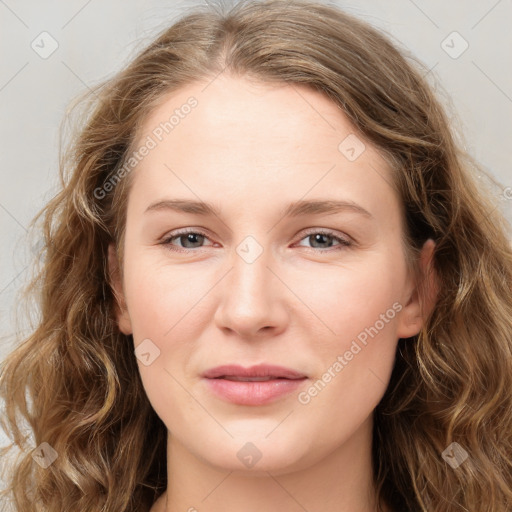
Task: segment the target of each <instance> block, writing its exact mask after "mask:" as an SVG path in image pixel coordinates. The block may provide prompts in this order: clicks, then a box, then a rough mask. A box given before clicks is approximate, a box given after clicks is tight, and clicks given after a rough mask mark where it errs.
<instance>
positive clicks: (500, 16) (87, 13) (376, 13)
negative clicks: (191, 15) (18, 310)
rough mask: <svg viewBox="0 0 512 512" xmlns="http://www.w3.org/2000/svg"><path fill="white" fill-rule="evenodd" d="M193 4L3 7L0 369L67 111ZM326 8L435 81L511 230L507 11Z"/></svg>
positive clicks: (433, 3) (82, 2)
mask: <svg viewBox="0 0 512 512" xmlns="http://www.w3.org/2000/svg"><path fill="white" fill-rule="evenodd" d="M199 3H200V2H199V1H198V0H197V1H180V2H173V1H170V0H167V1H165V0H152V1H151V0H145V1H143V0H139V1H123V0H108V1H100V0H88V1H87V0H68V1H66V2H63V1H56V0H51V1H50V0H46V1H36V0H0V48H1V60H0V130H1V131H0V149H1V152H0V154H1V157H2V158H1V165H0V173H1V174H0V176H1V182H0V183H1V186H0V235H1V242H2V244H1V250H0V359H3V358H4V357H5V355H6V354H7V352H8V351H9V350H10V348H11V347H12V346H13V342H14V339H15V336H14V329H15V324H14V311H15V308H14V307H15V304H16V301H17V295H16V294H17V292H18V291H19V290H20V288H21V286H22V285H23V284H24V283H25V282H26V279H27V278H28V276H29V270H30V269H29V268H28V267H27V265H28V264H29V263H30V258H31V257H32V256H33V253H32V252H31V248H30V244H29V243H28V242H27V240H26V238H25V236H26V231H27V226H28V224H29V222H30V220H31V219H32V217H33V216H34V214H35V213H36V212H37V211H38V210H39V208H40V207H42V206H43V204H44V203H45V201H46V200H48V198H50V197H51V196H52V195H53V193H54V191H55V186H56V185H57V183H58V181H57V177H58V172H57V170H58V166H57V162H58V145H57V144H58V129H59V124H60V122H61V120H62V117H63V115H64V111H65V109H66V107H67V106H68V104H69V102H70V101H71V100H72V99H73V98H74V97H75V96H76V95H77V94H78V93H80V92H82V91H83V90H85V89H86V88H87V87H88V86H91V85H94V84H96V83H98V82H99V81H101V80H102V79H103V78H105V77H107V76H109V75H111V74H112V73H113V72H115V71H117V70H118V69H119V68H120V67H122V66H123V65H124V64H126V63H127V61H128V60H129V59H130V58H131V57H133V56H134V55H135V53H136V52H137V51H138V50H139V49H141V48H142V47H143V46H144V45H145V44H146V43H148V42H149V41H150V40H151V38H152V36H153V35H154V34H155V33H156V32H157V31H159V30H161V29H162V28H164V26H166V25H168V24H171V23H172V22H173V21H174V20H175V19H176V18H177V17H179V16H180V15H181V14H182V13H184V12H186V11H187V9H188V8H190V7H193V6H195V5H198V4H199ZM331 3H337V4H338V5H340V6H341V7H343V8H345V9H346V10H347V11H348V12H350V13H353V14H356V15H358V16H360V17H361V18H363V19H364V20H366V21H368V22H369V23H371V24H373V25H375V26H377V27H379V28H381V29H384V30H385V31H386V32H387V33H388V34H391V36H392V37H393V38H394V39H395V42H397V41H398V42H399V44H401V45H402V46H403V47H405V48H407V49H409V50H410V51H411V52H412V54H413V55H414V56H415V58H416V59H417V60H419V61H420V62H421V63H423V64H424V66H425V69H426V70H427V71H428V70H430V72H428V77H429V80H430V82H431V83H432V84H433V86H434V87H435V89H436V90H437V91H438V94H439V95H440V96H441V100H442V101H443V103H444V104H445V105H446V107H447V108H448V111H449V115H450V117H451V118H452V119H453V126H454V130H456V132H457V133H459V136H461V137H463V139H464V140H465V143H466V145H467V148H468V150H469V152H470V153H471V154H472V155H473V156H474V157H476V158H477V160H478V161H479V162H480V163H481V164H482V166H483V167H484V169H485V170H487V172H489V173H491V174H492V175H493V176H495V177H496V178H497V179H498V180H499V181H500V182H501V183H502V185H503V187H502V189H501V192H500V191H498V192H497V194H496V200H497V203H498V206H499V208H501V209H502V211H503V212H504V213H505V215H506V217H507V218H508V220H509V222H512V194H507V192H506V191H507V190H508V191H509V192H510V191H512V189H508V188H507V187H511V186H512V171H511V166H510V162H511V158H510V155H509V151H510V144H511V141H512V137H511V135H512V66H511V62H512V44H511V42H512V37H511V29H510V27H511V21H512V0H498V1H497V0H480V1H478V2H468V1H467V0H451V1H449V2H448V1H446V0H429V1H426V0H414V1H413V0H391V1H389V0H388V1H382V0H381V1H377V0H360V1H355V0H353V1H343V0H339V1H338V2H331ZM43 31H46V32H48V33H49V34H51V36H52V37H53V38H54V39H55V40H56V41H57V43H58V48H57V50H56V51H55V52H54V53H53V54H51V55H50V56H49V57H48V58H46V59H43V58H41V57H40V56H39V55H38V54H37V53H36V51H34V50H33V49H32V47H31V44H32V42H33V41H35V42H36V43H37V42H38V41H40V37H41V36H40V34H41V32H43ZM453 31H457V32H458V33H459V34H460V36H462V38H463V39H464V40H466V41H467V43H468V44H469V47H468V48H467V50H466V51H465V52H464V53H462V54H461V55H460V56H459V57H458V58H452V57H451V56H450V55H448V53H446V51H445V50H444V49H443V47H442V46H441V44H442V42H443V41H444V40H445V39H446V38H447V36H449V35H450V34H451V33H452V32H453ZM452 39H453V36H452ZM453 41H454V42H453V43H451V42H450V39H448V44H450V45H453V46H454V50H457V49H459V48H461V46H460V44H462V40H461V39H460V37H459V36H455V39H453ZM40 44H41V43H40ZM47 48H48V47H47ZM507 196H508V199H507ZM1 440H2V439H0V441H1Z"/></svg>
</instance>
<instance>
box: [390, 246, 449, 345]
mask: <svg viewBox="0 0 512 512" xmlns="http://www.w3.org/2000/svg"><path fill="white" fill-rule="evenodd" d="M435 247H436V244H435V242H434V241H433V240H432V239H428V240H427V241H426V242H425V244H424V245H423V248H422V250H421V255H420V261H419V264H420V265H419V266H420V279H421V285H422V286H420V283H417V282H412V284H411V290H410V291H409V293H408V296H407V300H406V301H405V306H404V307H403V309H402V311H401V313H400V319H399V323H398V330H397V334H398V337H399V338H410V337H411V336H415V335H416V334H418V333H419V332H420V331H421V329H422V327H423V325H424V324H425V321H426V319H427V318H428V316H429V315H430V313H431V312H432V310H433V309H434V306H435V304H436V300H437V295H438V292H439V280H438V276H437V274H436V271H435V269H434V265H433V257H434V250H435ZM412 279H413V277H411V280H412ZM420 290H422V291H423V293H420Z"/></svg>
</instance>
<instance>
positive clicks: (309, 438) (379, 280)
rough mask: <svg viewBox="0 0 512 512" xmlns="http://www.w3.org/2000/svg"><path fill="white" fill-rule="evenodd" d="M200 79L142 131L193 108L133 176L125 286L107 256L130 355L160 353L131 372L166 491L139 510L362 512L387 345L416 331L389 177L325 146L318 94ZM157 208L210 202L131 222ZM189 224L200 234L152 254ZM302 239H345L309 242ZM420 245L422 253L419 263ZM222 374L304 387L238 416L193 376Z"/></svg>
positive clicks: (414, 301)
mask: <svg viewBox="0 0 512 512" xmlns="http://www.w3.org/2000/svg"><path fill="white" fill-rule="evenodd" d="M205 85H206V83H195V84H192V85H189V86H187V87H186V88H183V89H181V90H179V91H174V92H173V93H172V94H170V95H168V96H166V97H165V98H163V100H162V103H161V104H160V106H159V107H158V108H157V109H156V110H154V111H153V112H152V113H151V115H150V116H149V117H148V118H147V119H146V121H145V123H144V126H143V131H142V132H141V134H140V141H141V143H142V141H143V140H145V138H146V137H147V135H148V134H151V133H152V130H154V129H155V127H157V126H158V125H159V123H160V122H162V121H165V120H166V119H168V118H169V115H170V113H172V111H173V110H174V109H176V108H180V106H181V105H183V104H184V103H186V101H187V99H188V98H189V97H190V96H194V97H195V98H196V99H197V100H198V106H197V107H196V108H195V109H193V110H192V111H191V113H190V114H189V115H188V116H185V117H184V118H183V119H181V120H180V123H179V125H178V126H176V127H175V128H174V129H173V130H172V131H171V132H170V133H169V134H168V135H167V136H166V137H165V138H164V139H163V140H162V141H161V142H159V144H158V145H157V146H156V147H155V148H154V149H152V150H151V151H150V152H149V153H148V155H147V156H146V157H145V158H144V159H143V160H142V161H141V162H140V163H139V164H138V165H137V168H136V169H135V170H134V171H132V172H133V173H134V175H133V176H132V177H133V183H132V187H131V189H130V193H129V200H128V206H127V208H128V209H127V222H126V237H125V245H124V251H125V252H124V257H125V260H124V271H123V275H122V276H121V275H120V273H119V269H118V267H117V263H116V254H115V251H114V248H113V246H111V247H110V254H109V264H110V269H111V273H112V276H113V279H114V290H115V293H116V295H117V296H118V300H119V308H118V312H117V319H118V323H119V328H120V330H121V331H122V332H123V333H125V334H133V339H134V344H135V347H137V346H139V344H140V343H142V341H143V340H145V339H150V340H151V342H152V343H153V344H154V345H155V346H156V347H158V349H159V350H160V355H159V356H158V357H157V358H156V359H154V361H152V362H151V364H149V365H148V366H146V365H144V364H142V363H141V362H140V361H139V363H138V364H139V369H140V374H141V377H142V381H143V384H144V388H145V391H146V393H147V396H148V398H149V400H150V402H151V404H152V406H153V407H154V409H155V411H156V412H157V414H158V415H159V417H160V418H161V419H162V421H163V422H164V423H165V425H166V426H167V428H168V431H169V437H168V451H167V461H168V474H169V481H168V488H167V492H166V493H165V494H164V495H163V496H162V497H161V498H160V499H159V500H158V501H157V502H156V503H155V505H154V507H153V509H152V511H153V512H161V511H166V512H177V511H193V510H197V511H206V510H207V511H209V512H221V511H222V512H234V511H235V510H236V511H239V510H244V511H245V512H256V511H258V512H259V511H261V510H265V511H266V512H278V511H279V512H282V511H286V512H295V511H297V512H298V511H303V510H304V509H306V510H308V511H311V512H313V511H320V510H322V512H334V511H336V512H340V511H341V512H373V511H375V510H377V508H376V502H375V495H374V488H373V483H372V471H371V435H372V428H373V410H374V409H375V407H376V405H377V404H378V402H379V401H380V399H381V398H382V396H383V394H384V392H385V390H386V387H387V385H388V382H389V378H390V375H391V372H392V368H393V363H394V357H395V349H396V345H397V342H398V339H399V338H407V337H410V336H413V335H415V334H417V333H418V332H419V330H420V328H421V326H422V324H423V322H424V317H423V315H422V312H421V311H422V309H421V308H420V303H419V299H418V293H417V284H418V283H417V282H416V281H415V279H414V278H413V275H412V273H411V272H410V271H409V270H408V267H407V265H406V260H405V255H404V248H403V244H402V240H401V237H402V230H403V220H402V214H401V204H400V199H399V197H398V196H397V194H396V192H395V191H394V190H393V189H392V187H391V186H390V185H389V183H391V182H392V179H391V173H390V170H389V169H388V168H387V166H386V163H385V161H384V160H383V159H382V157H381V156H380V155H379V153H378V152H377V151H376V150H375V149H374V148H373V147H372V146H371V145H370V144H369V143H368V142H364V143H365V146H366V149H365V150H364V152H363V153H362V154H361V155H360V156H359V157H358V158H357V159H356V160H354V161H349V160H348V159H347V158H346V157H345V155H344V154H342V152H340V150H339V149H338V146H339V144H340V142H341V141H342V140H343V139H345V137H346V136H347V135H349V134H351V133H355V130H354V128H353V127H352V126H351V125H350V123H349V121H348V119H347V118H346V117H345V116H344V114H343V113H342V111H341V110H340V109H339V108H338V107H337V106H336V105H335V104H334V103H332V102H331V101H329V100H328V99H327V98H325V97H324V96H322V95H321V94H320V93H318V92H315V91H312V90H309V89H307V88H305V87H303V86H297V85H294V86H289V85H279V86H276V85H269V84H258V83H254V82H249V81H248V80H247V79H242V78H234V77H232V76H226V75H221V76H220V77H218V78H217V79H215V80H214V81H213V82H211V83H210V84H209V85H208V87H207V88H206V89H205ZM360 140H362V139H361V138H360ZM171 198H185V199H191V200H202V201H206V202H211V203H213V204H215V205H217V206H218V207H219V208H220V215H219V216H215V215H211V216H201V215H198V214H192V213H180V212H175V211H172V210H168V209H160V210H157V211H150V212H145V210H146V209H147V208H148V206H149V205H151V204H152V203H155V202H157V201H160V200H163V199H171ZM300 199H304V200H312V199H319V200H322V199H337V200H345V201H350V202H353V203H357V204H358V205H360V206H361V207H362V208H364V209H365V210H367V211H368V212H369V213H370V214H371V217H368V216H365V215H362V214H360V213H357V212H355V211H352V210H349V209H347V210H345V211H342V212H340V213H336V214H330V215H327V214H309V215H306V216H302V217H297V218H285V217H283V215H282V211H283V209H284V208H285V206H287V205H288V203H290V202H293V201H296V200H300ZM188 227H190V228H194V230H199V232H206V235H207V236H206V237H205V238H201V237H198V238H196V239H192V241H190V239H187V236H182V237H176V238H174V239H173V240H172V242H169V241H168V243H167V245H165V244H163V243H162V240H164V239H165V238H167V239H168V238H169V236H170V235H171V234H172V233H174V232H175V231H176V230H177V229H178V228H188ZM308 228H318V229H319V230H321V229H324V230H330V231H333V232H334V234H333V236H334V237H336V236H339V237H341V238H344V239H348V240H352V241H353V245H351V246H344V245H341V244H340V243H339V242H338V241H337V240H336V239H335V238H331V237H329V236H327V237H324V239H321V237H320V240H319V241H316V240H317V239H318V238H316V239H315V236H311V233H305V230H306V229H308ZM314 232H315V231H314V230H313V233H314ZM248 235H251V236H252V237H254V239H256V240H257V242H258V244H259V245H260V246H261V248H262V249H263V252H262V253H261V255H260V256H259V257H258V258H257V259H256V260H255V261H253V262H251V263H248V262H247V261H246V260H244V258H242V257H241V256H240V255H239V254H238V253H237V250H236V249H237V247H238V246H239V245H240V244H241V242H243V241H244V239H245V237H247V236H248ZM171 244H172V245H171ZM169 245H171V246H172V247H175V248H178V249H181V250H182V251H185V252H173V251H172V250H170V249H169ZM242 245H243V244H242ZM251 250H254V248H253V249H251ZM432 250H433V242H432V241H428V242H427V243H426V244H425V246H424V248H423V252H422V257H421V262H420V263H421V266H422V268H423V269H425V268H426V266H427V265H428V264H429V261H430V258H431V256H432ZM395 303H398V304H399V305H400V307H401V309H400V311H399V312H398V313H397V314H396V315H395V316H394V318H393V319H388V320H389V321H388V322H386V323H385V326H384V328H382V329H381V330H379V332H378V334H377V335H376V336H374V337H373V338H369V340H368V343H367V345H366V346H363V348H362V350H361V351H360V352H359V353H357V355H355V356H354V357H353V359H352V360H350V361H348V362H347V365H346V366H344V367H343V369H342V371H339V372H334V375H335V376H334V377H332V378H331V380H330V382H329V383H328V384H327V385H326V386H325V387H324V389H323V390H322V391H321V392H319V393H318V394H317V395H316V396H314V397H311V400H310V401H309V402H308V403H307V404H303V403H300V401H299V400H298V392H299V391H304V390H307V389H308V388H310V387H311V385H312V384H313V383H314V382H316V381H317V380H318V379H322V376H323V375H324V374H325V373H326V372H327V371H328V369H329V368H331V376H332V375H333V370H332V366H333V363H334V362H335V361H336V360H337V357H338V356H339V355H343V354H345V353H346V351H347V350H349V348H350V346H351V343H352V341H353V340H354V339H356V338H357V336H358V334H360V333H361V332H362V331H364V329H365V328H367V327H370V326H374V325H375V324H376V321H378V320H379V319H380V318H382V317H381V315H382V314H385V313H386V311H388V310H389V309H390V308H392V305H393V304H395ZM424 311H428V309H427V310H425V309H424ZM227 363H234V364H241V365H242V366H246V367H248V366H252V365H254V364H260V363H270V364H277V365H282V366H287V367H289V368H292V369H295V370H297V371H300V372H302V373H304V374H306V375H307V377H308V379H307V380H306V381H305V382H304V383H303V386H302V387H301V388H300V389H299V391H295V392H293V393H291V394H289V395H286V396H284V397H281V398H280V399H279V400H277V401H275V402H274V403H271V404H267V405H263V406H248V405H236V404H233V403H229V402H226V401H223V400H221V399H220V398H218V397H216V396H215V395H213V394H212V393H211V392H210V390H209V388H208V387H207V386H206V385H205V383H204V381H203V380H202V379H201V377H200V374H201V372H203V371H204V370H206V369H208V368H212V367H215V366H218V365H221V364H227ZM247 442H251V443H253V444H254V445H255V446H256V447H257V449H258V450H259V452H260V453H261V459H260V460H259V461H258V462H257V463H256V464H255V465H254V466H253V467H252V468H249V467H246V466H244V464H242V463H241V462H240V460H239V459H238V457H237V453H238V452H239V450H240V449H241V448H242V447H243V446H244V445H245V444H246V443H247Z"/></svg>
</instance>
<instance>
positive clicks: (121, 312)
mask: <svg viewBox="0 0 512 512" xmlns="http://www.w3.org/2000/svg"><path fill="white" fill-rule="evenodd" d="M108 269H109V279H110V287H111V289H112V292H113V294H114V297H115V300H116V303H115V313H116V319H117V323H118V325H119V330H120V331H121V332H122V333H123V334H132V332H133V331H132V325H131V320H130V315H129V314H128V308H127V306H126V300H125V297H124V291H123V283H122V277H121V275H120V272H119V265H118V262H117V254H116V249H115V246H114V244H113V243H111V244H109V246H108Z"/></svg>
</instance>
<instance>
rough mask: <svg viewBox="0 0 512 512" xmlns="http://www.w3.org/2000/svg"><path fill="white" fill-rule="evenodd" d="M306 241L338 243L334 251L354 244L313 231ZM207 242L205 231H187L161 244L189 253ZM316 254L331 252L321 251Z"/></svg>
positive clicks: (332, 235)
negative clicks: (175, 241)
mask: <svg viewBox="0 0 512 512" xmlns="http://www.w3.org/2000/svg"><path fill="white" fill-rule="evenodd" d="M306 239H307V240H309V241H310V243H312V244H313V245H315V244H319V245H320V247H318V246H317V247H310V249H328V248H330V247H332V246H333V243H332V240H334V241H335V242H337V246H335V249H334V250H341V249H343V248H344V247H350V246H351V245H352V242H351V241H350V240H349V239H348V237H347V238H343V237H341V236H337V235H336V233H335V232H332V231H328V230H319V229H316V230H315V229H311V230H310V231H309V232H307V233H306V236H303V238H302V239H301V240H300V241H302V240H306ZM174 240H178V241H179V242H180V245H176V244H174V243H173V241H174ZM205 240H209V238H208V236H207V235H206V233H204V232H203V231H200V230H194V229H187V230H181V231H176V232H174V233H171V236H168V237H166V238H165V239H164V240H162V242H160V243H161V245H164V246H166V247H167V248H169V249H170V250H171V251H176V252H187V251H193V250H194V249H199V248H201V244H202V243H203V242H204V241H205ZM329 240H331V242H329ZM322 245H327V247H322ZM302 247H303V246H302ZM336 247H337V248H336ZM315 252H330V251H325V250H323V251H322V250H320V251H315Z"/></svg>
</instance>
